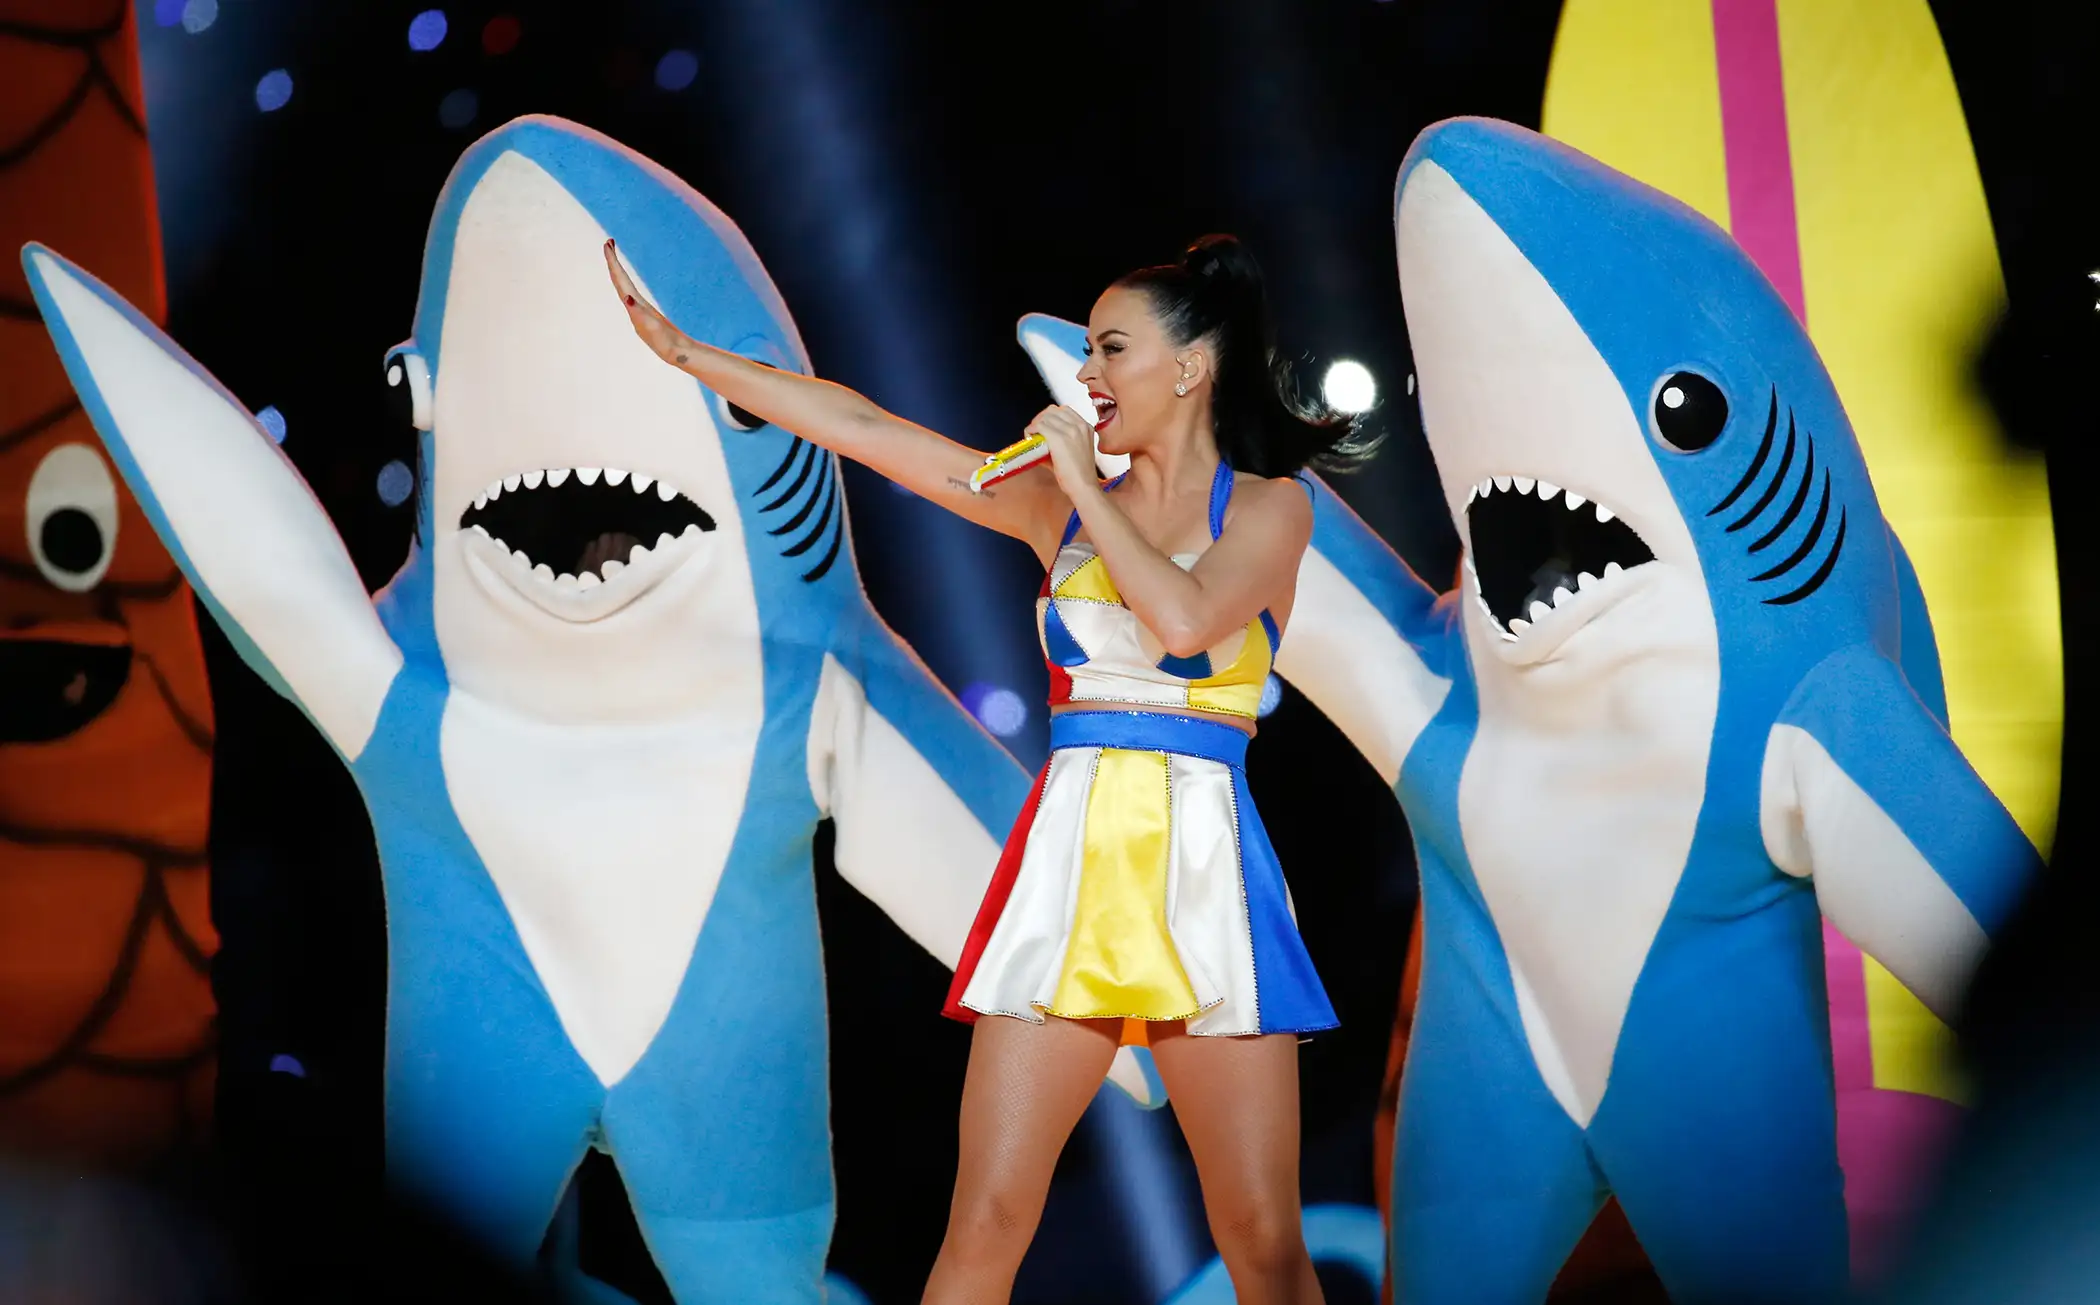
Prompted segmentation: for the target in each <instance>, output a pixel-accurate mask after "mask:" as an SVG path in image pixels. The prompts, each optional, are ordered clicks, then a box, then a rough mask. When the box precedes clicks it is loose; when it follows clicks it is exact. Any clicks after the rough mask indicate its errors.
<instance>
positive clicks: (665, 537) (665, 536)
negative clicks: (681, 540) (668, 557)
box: [656, 530, 673, 548]
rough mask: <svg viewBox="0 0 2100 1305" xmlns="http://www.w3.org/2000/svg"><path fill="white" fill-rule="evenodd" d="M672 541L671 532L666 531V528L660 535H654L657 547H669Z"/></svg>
mask: <svg viewBox="0 0 2100 1305" xmlns="http://www.w3.org/2000/svg"><path fill="white" fill-rule="evenodd" d="M672 542H673V541H672V536H671V532H670V531H668V530H666V531H665V532H663V533H662V534H660V535H658V536H657V537H656V547H658V548H669V547H670V546H671V544H672Z"/></svg>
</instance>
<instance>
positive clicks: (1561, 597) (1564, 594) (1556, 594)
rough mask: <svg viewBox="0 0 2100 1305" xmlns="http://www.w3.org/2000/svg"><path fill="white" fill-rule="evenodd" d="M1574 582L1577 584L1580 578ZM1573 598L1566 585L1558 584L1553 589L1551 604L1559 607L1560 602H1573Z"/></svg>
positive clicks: (1579, 582)
mask: <svg viewBox="0 0 2100 1305" xmlns="http://www.w3.org/2000/svg"><path fill="white" fill-rule="evenodd" d="M1575 583H1576V584H1578V585H1579V584H1581V583H1582V582H1581V581H1580V580H1577V581H1576V582H1575ZM1574 600H1575V595H1574V594H1571V593H1569V592H1568V587H1567V586H1566V585H1560V586H1558V587H1557V588H1555V589H1554V591H1553V605H1554V606H1555V607H1559V606H1560V605H1561V604H1562V603H1568V602H1573V601H1574Z"/></svg>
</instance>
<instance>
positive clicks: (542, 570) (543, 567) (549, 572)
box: [532, 562, 554, 584]
mask: <svg viewBox="0 0 2100 1305" xmlns="http://www.w3.org/2000/svg"><path fill="white" fill-rule="evenodd" d="M532 573H533V574H534V575H536V576H538V577H539V578H540V579H542V580H545V581H547V582H548V583H549V584H552V583H553V582H554V568H553V567H551V566H548V565H547V564H546V563H545V562H542V563H540V564H539V565H538V566H536V567H534V568H532Z"/></svg>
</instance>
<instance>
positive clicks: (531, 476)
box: [525, 471, 547, 489]
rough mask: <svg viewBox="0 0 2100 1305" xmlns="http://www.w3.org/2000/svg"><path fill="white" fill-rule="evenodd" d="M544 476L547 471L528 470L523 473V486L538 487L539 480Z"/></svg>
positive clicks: (528, 487) (544, 477)
mask: <svg viewBox="0 0 2100 1305" xmlns="http://www.w3.org/2000/svg"><path fill="white" fill-rule="evenodd" d="M546 478H547V473H546V472H544V471H528V472H526V473H525V488H527V489H538V488H539V487H540V482H541V481H542V480H545V479H546Z"/></svg>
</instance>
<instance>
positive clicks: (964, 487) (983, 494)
mask: <svg viewBox="0 0 2100 1305" xmlns="http://www.w3.org/2000/svg"><path fill="white" fill-rule="evenodd" d="M948 487H949V488H950V489H959V490H961V491H962V492H963V493H965V494H969V495H970V496H971V497H972V498H997V497H999V496H998V495H997V494H996V493H994V492H992V491H991V490H989V489H980V490H977V491H975V492H972V491H971V489H970V482H969V481H967V480H963V479H962V478H960V477H958V476H950V477H948Z"/></svg>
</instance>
